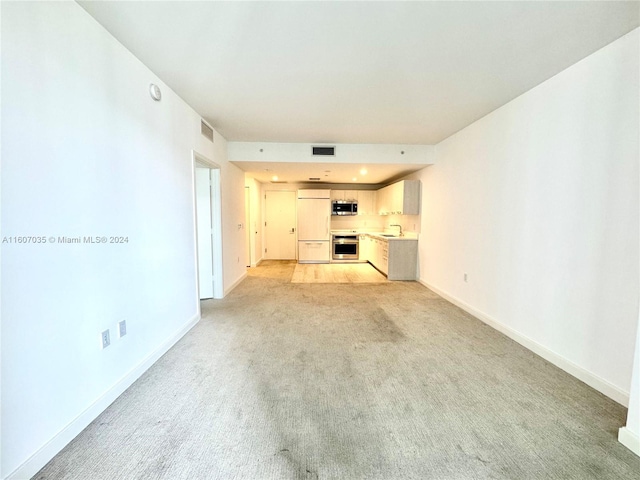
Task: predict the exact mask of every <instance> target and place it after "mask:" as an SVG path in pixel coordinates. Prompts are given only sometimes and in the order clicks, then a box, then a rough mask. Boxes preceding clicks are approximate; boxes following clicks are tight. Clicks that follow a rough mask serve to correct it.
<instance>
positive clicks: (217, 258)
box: [191, 150, 224, 316]
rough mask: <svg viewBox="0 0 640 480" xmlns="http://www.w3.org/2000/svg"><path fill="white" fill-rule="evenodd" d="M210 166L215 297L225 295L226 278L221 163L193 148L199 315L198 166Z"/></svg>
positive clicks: (195, 294)
mask: <svg viewBox="0 0 640 480" xmlns="http://www.w3.org/2000/svg"><path fill="white" fill-rule="evenodd" d="M197 167H199V168H208V169H209V173H210V178H211V230H212V236H213V238H212V241H211V248H212V250H213V251H212V256H213V298H215V299H220V298H223V297H224V284H223V282H224V278H223V269H222V208H221V193H220V165H218V164H217V163H215V162H213V161H212V160H210V159H209V158H207V157H206V156H204V155H202V154H201V153H199V152H197V151H195V150H191V189H192V193H193V199H192V200H193V232H192V233H193V246H194V262H195V276H196V278H195V280H196V283H195V285H196V289H195V292H194V296H195V299H196V306H197V309H198V315H199V316H200V277H199V270H200V266H199V264H198V231H197V209H196V168H197Z"/></svg>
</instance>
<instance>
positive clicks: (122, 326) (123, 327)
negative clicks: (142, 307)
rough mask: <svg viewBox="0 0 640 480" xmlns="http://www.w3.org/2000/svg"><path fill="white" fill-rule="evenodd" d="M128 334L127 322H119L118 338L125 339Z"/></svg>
mask: <svg viewBox="0 0 640 480" xmlns="http://www.w3.org/2000/svg"><path fill="white" fill-rule="evenodd" d="M126 334H127V321H126V320H122V321H120V322H118V336H119V337H120V338H122V337H124V336H125V335H126Z"/></svg>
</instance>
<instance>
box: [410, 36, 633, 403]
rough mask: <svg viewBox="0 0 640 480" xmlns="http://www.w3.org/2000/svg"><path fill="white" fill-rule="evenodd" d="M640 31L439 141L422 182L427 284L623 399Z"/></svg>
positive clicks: (629, 344) (629, 338)
mask: <svg viewBox="0 0 640 480" xmlns="http://www.w3.org/2000/svg"><path fill="white" fill-rule="evenodd" d="M639 34H640V31H639V30H637V29H636V30H635V31H633V32H631V33H630V34H628V35H626V36H625V37H622V38H621V39H619V40H617V41H615V42H614V43H612V44H610V45H608V46H607V47H605V48H603V49H601V50H600V51H598V52H596V53H594V54H593V55H591V56H589V57H587V58H586V59H584V60H582V61H581V62H579V63H577V64H575V65H573V66H571V67H570V68H568V69H567V70H565V71H563V72H561V73H560V74H558V75H556V76H555V77H553V78H551V79H550V80H548V81H546V82H544V83H542V84H541V85H539V86H537V87H536V88H534V89H532V90H530V91H529V92H527V93H525V94H524V95H522V96H520V97H519V98H516V99H515V100H513V101H512V102H510V103H509V104H507V105H505V106H503V107H502V108H500V109H498V110H496V111H494V112H493V113H491V114H489V115H487V116H486V117H484V118H482V119H481V120H479V121H477V122H475V123H474V124H472V125H470V126H469V127H467V128H465V129H463V130H462V131H460V132H458V133H457V134H455V135H453V136H452V137H450V138H448V139H446V140H445V141H443V142H441V143H440V144H438V145H437V146H436V164H435V165H433V166H429V167H427V168H425V169H423V170H422V171H421V172H420V173H419V174H418V175H416V178H420V179H421V180H422V182H423V185H422V229H421V230H422V234H421V238H420V278H421V280H422V281H423V282H424V283H426V284H427V285H430V286H433V287H434V288H435V289H436V290H437V291H439V292H441V293H443V294H445V295H446V296H447V297H449V298H450V299H452V300H454V301H456V302H457V303H458V304H460V305H464V306H466V307H467V309H469V310H470V311H473V312H474V313H476V314H478V315H479V316H480V317H482V318H483V319H485V320H486V321H489V322H491V323H493V324H494V325H495V326H497V327H499V328H501V329H502V330H503V331H507V332H509V333H510V334H511V335H512V336H513V337H515V338H518V339H519V340H520V341H522V342H524V343H525V344H527V345H528V346H529V347H530V348H534V350H537V351H538V352H539V353H542V354H544V355H545V356H547V358H550V359H552V360H554V361H556V363H558V364H560V365H561V366H563V368H566V369H568V370H569V371H571V372H572V373H573V374H574V375H577V376H578V377H579V378H582V379H583V380H584V381H586V382H587V383H590V384H591V385H593V386H595V387H596V388H598V389H600V390H601V391H603V392H604V393H606V394H607V395H609V396H611V397H613V398H614V399H616V400H618V401H619V402H621V403H626V402H627V401H628V394H629V389H630V380H631V368H632V359H633V353H634V343H635V339H636V329H637V325H638V291H639V290H638V289H639V284H638V223H639V222H638V217H639V211H638V210H639V208H638V206H639V202H638V183H639V182H638V164H639V150H640V147H639V144H638V131H639V112H638V105H639V101H638V100H639V99H638V95H639V94H638V90H639V88H638V87H639V79H638V56H639V55H638V54H639V52H638V43H639ZM464 272H467V273H468V283H465V282H464V281H463V274H464Z"/></svg>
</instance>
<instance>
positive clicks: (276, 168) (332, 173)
mask: <svg viewBox="0 0 640 480" xmlns="http://www.w3.org/2000/svg"><path fill="white" fill-rule="evenodd" d="M234 163H235V164H236V165H238V166H239V167H240V168H242V170H244V171H245V172H249V173H250V174H251V176H252V177H253V178H255V179H256V180H258V181H259V182H262V183H270V182H272V181H273V180H274V178H273V177H274V176H276V177H278V178H277V179H276V181H277V182H280V183H281V182H285V183H309V179H310V178H318V179H319V180H318V181H317V183H333V184H361V185H369V184H372V185H379V184H384V183H388V181H389V180H390V179H397V178H400V177H403V176H406V175H408V174H410V173H412V172H415V171H416V170H420V169H422V168H424V167H425V166H426V165H428V163H426V162H425V163H424V164H423V165H417V164H415V163H411V164H404V163H402V164H400V163H393V164H391V163H385V164H372V165H368V166H367V167H364V166H363V165H361V164H354V163H311V164H310V163H292V162H266V163H265V162H244V161H243V162H234ZM363 168H364V170H363ZM363 171H364V172H365V173H362V172H363ZM311 183H316V182H315V181H313V182H311Z"/></svg>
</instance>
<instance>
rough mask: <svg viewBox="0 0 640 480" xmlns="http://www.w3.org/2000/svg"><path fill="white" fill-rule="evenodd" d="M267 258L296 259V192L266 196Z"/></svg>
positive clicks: (281, 192)
mask: <svg viewBox="0 0 640 480" xmlns="http://www.w3.org/2000/svg"><path fill="white" fill-rule="evenodd" d="M265 223H266V225H265V240H266V242H265V247H266V248H265V258H267V259H271V260H295V259H296V192H289V191H267V192H266V194H265Z"/></svg>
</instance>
